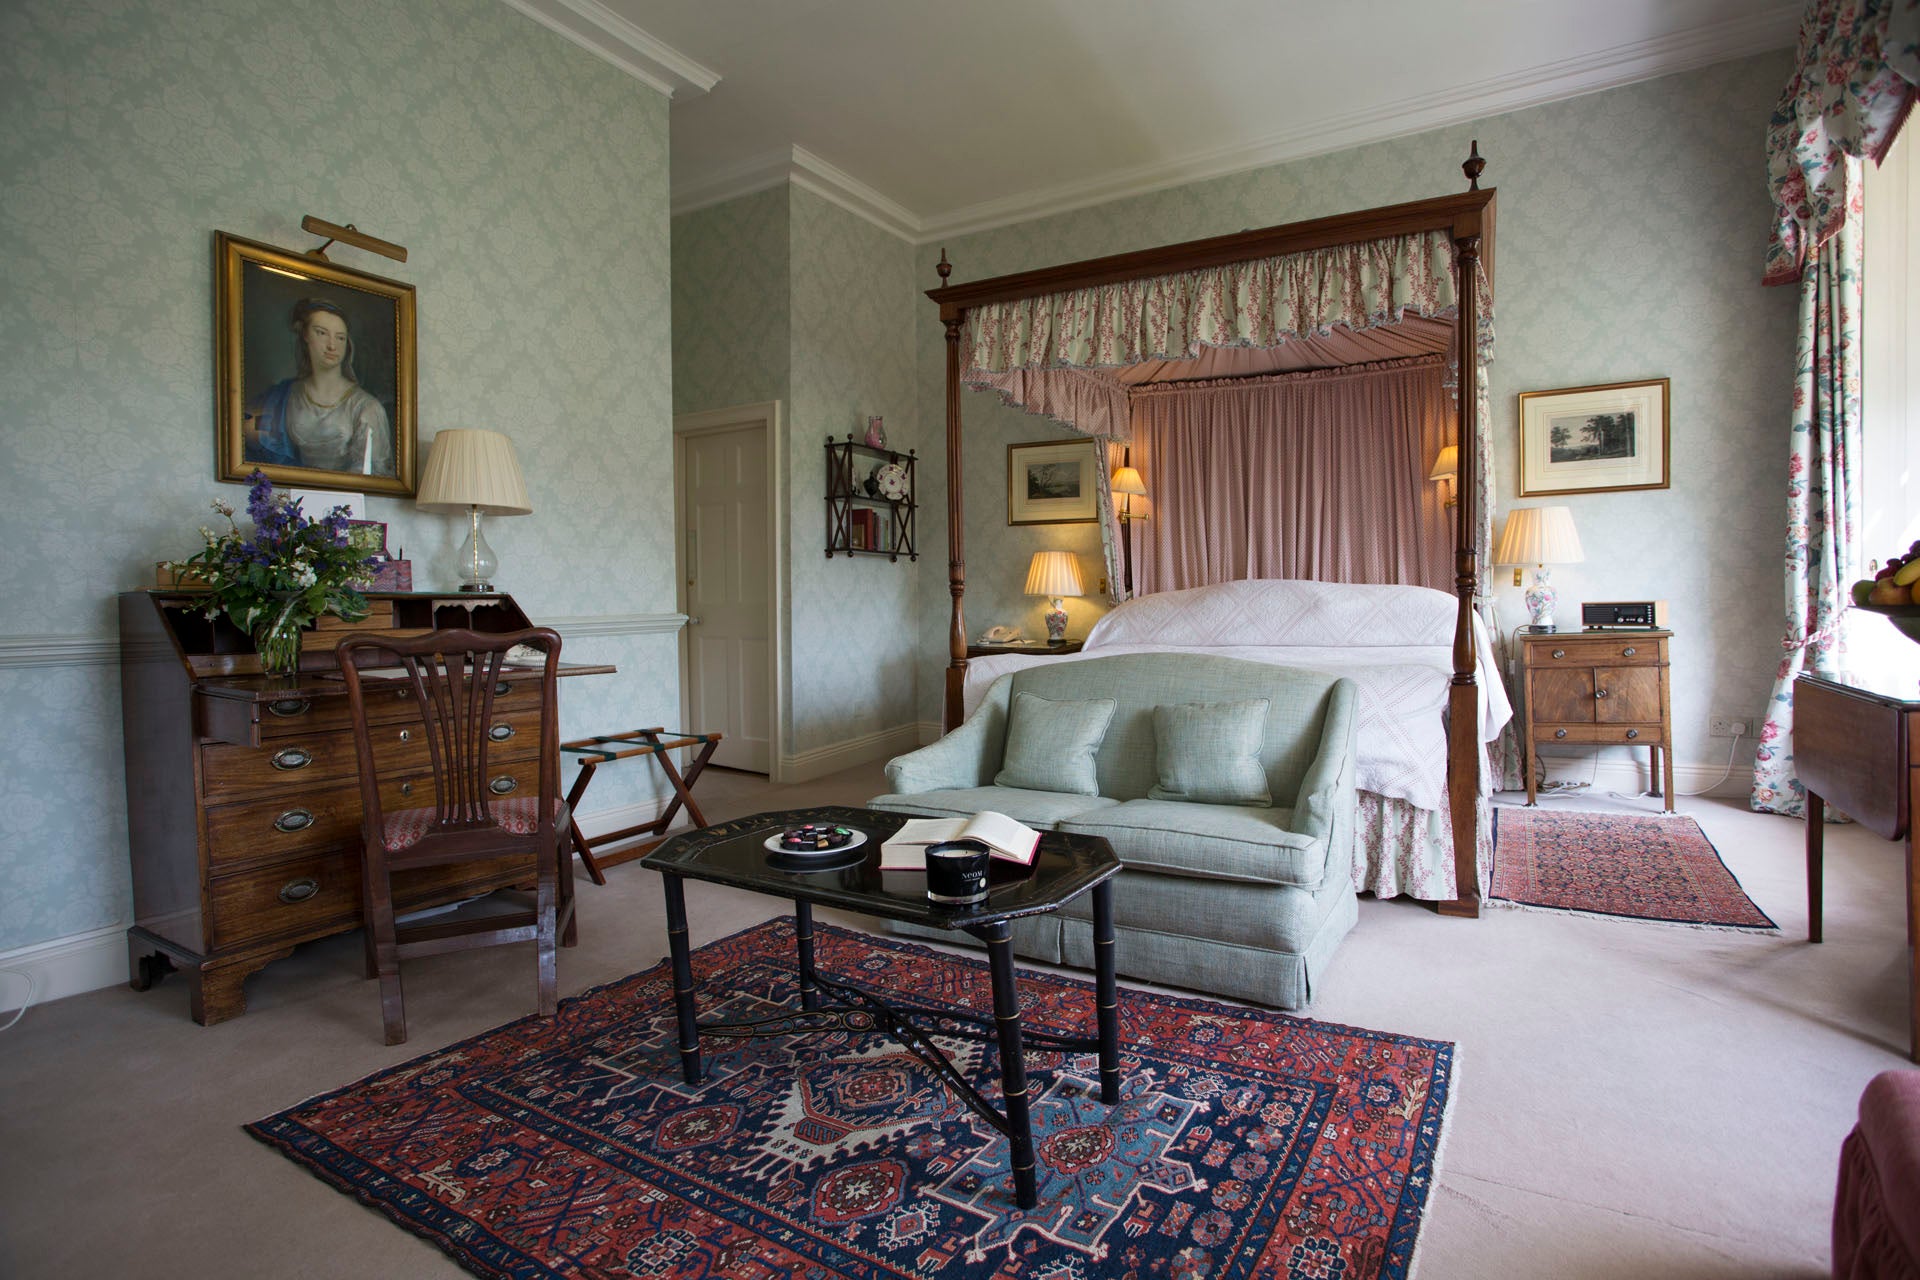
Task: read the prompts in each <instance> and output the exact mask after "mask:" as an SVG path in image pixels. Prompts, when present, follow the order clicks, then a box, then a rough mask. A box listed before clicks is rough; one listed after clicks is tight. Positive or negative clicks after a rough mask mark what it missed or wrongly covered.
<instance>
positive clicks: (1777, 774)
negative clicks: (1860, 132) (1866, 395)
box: [1752, 157, 1863, 816]
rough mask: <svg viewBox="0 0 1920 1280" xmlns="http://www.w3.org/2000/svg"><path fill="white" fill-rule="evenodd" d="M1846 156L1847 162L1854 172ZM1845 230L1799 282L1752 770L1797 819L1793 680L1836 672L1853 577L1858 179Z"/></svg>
mask: <svg viewBox="0 0 1920 1280" xmlns="http://www.w3.org/2000/svg"><path fill="white" fill-rule="evenodd" d="M1860 163H1861V162H1860V161H1858V160H1855V159H1853V158H1851V157H1848V158H1847V159H1846V160H1845V161H1844V162H1843V165H1844V166H1847V167H1854V168H1857V167H1858V166H1859V165H1860ZM1842 189H1843V190H1845V191H1846V192H1847V193H1848V195H1847V200H1846V203H1845V205H1844V206H1843V209H1842V212H1843V217H1842V218H1841V221H1840V226H1839V228H1838V229H1837V231H1836V232H1835V233H1834V234H1833V236H1832V237H1831V238H1830V239H1828V240H1827V241H1826V242H1825V243H1823V244H1822V245H1821V246H1820V248H1819V250H1818V252H1817V254H1816V256H1815V257H1814V259H1813V264H1812V266H1811V267H1810V268H1809V269H1808V270H1807V271H1806V273H1805V274H1804V275H1803V276H1802V278H1801V281H1800V337H1799V341H1798V343H1797V344H1796V350H1795V368H1796V374H1795V382H1794V388H1793V430H1792V453H1791V455H1790V456H1789V457H1788V459H1787V590H1786V605H1787V630H1786V636H1785V638H1784V639H1783V640H1782V641H1781V642H1780V646H1781V648H1782V649H1783V650H1784V653H1783V654H1782V656H1781V659H1780V669H1779V672H1778V673H1777V674H1776V676H1775V678H1774V682H1773V698H1772V701H1771V702H1769V703H1768V705H1767V719H1766V723H1765V724H1763V725H1762V726H1761V728H1760V745H1759V748H1758V750H1757V751H1756V753H1755V758H1754V767H1753V797H1752V804H1753V807H1754V808H1755V809H1758V810H1761V811H1762V812H1766V813H1784V814H1791V815H1795V816H1798V815H1800V814H1802V813H1804V812H1805V810H1806V799H1807V797H1806V788H1805V787H1803V786H1802V785H1801V784H1800V779H1799V778H1798V777H1796V776H1795V775H1794V771H1793V682H1794V679H1795V678H1796V677H1798V676H1799V675H1800V673H1801V672H1802V671H1804V670H1807V669H1808V668H1811V669H1812V670H1814V671H1815V672H1819V673H1822V674H1826V673H1830V672H1833V671H1835V670H1836V669H1837V668H1838V667H1839V664H1840V659H1841V658H1842V656H1843V655H1844V648H1843V639H1842V634H1841V629H1840V619H1841V615H1842V613H1844V612H1845V610H1846V607H1847V605H1848V604H1849V603H1850V601H1849V598H1848V587H1847V584H1848V581H1849V580H1850V579H1851V578H1852V577H1853V576H1854V573H1853V566H1852V564H1851V563H1850V559H1851V548H1852V546H1853V529H1854V523H1855V519H1856V509H1857V496H1856V494H1855V493H1854V467H1855V465H1856V462H1855V460H1856V459H1857V458H1859V457H1860V456H1861V455H1860V357H1861V352H1860V305H1861V292H1860V261H1861V245H1862V239H1863V237H1862V236H1861V234H1860V207H1861V206H1860V194H1861V189H1860V181H1859V175H1858V174H1857V173H1855V174H1853V175H1851V177H1847V178H1843V180H1842Z"/></svg>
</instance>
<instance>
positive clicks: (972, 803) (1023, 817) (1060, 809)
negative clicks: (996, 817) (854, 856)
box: [867, 787, 1119, 831]
mask: <svg viewBox="0 0 1920 1280" xmlns="http://www.w3.org/2000/svg"><path fill="white" fill-rule="evenodd" d="M1118 803H1119V801H1117V800H1109V799H1107V798H1106V797H1105V796H1079V795H1071V794H1068V793H1067V792H1064V791H1022V790H1020V789H1018V788H1016V787H955V788H951V789H949V790H946V791H916V792H914V793H913V794H911V795H884V796H875V797H874V798H873V799H871V800H869V801H867V808H869V809H884V810H886V811H887V812H889V813H909V814H912V815H913V816H915V817H917V818H958V817H962V816H967V817H970V816H972V815H973V814H976V813H979V812H981V811H982V810H985V809H991V810H993V811H994V812H995V813H1004V814H1006V815H1007V816H1008V817H1009V818H1017V819H1019V820H1020V821H1021V822H1024V823H1026V824H1027V825H1028V826H1030V827H1038V828H1040V829H1041V830H1043V831H1051V830H1053V829H1054V828H1055V827H1057V826H1059V825H1060V823H1061V822H1062V821H1063V820H1065V819H1067V818H1071V817H1074V816H1075V815H1077V814H1082V813H1093V812H1095V811H1097V810H1100V809H1106V808H1112V807H1113V806H1114V805H1117V804H1118Z"/></svg>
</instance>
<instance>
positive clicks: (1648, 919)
mask: <svg viewBox="0 0 1920 1280" xmlns="http://www.w3.org/2000/svg"><path fill="white" fill-rule="evenodd" d="M1481 901H1482V902H1484V903H1485V904H1486V905H1487V906H1489V907H1498V908H1500V909H1501V910H1502V911H1544V912H1551V913H1552V914H1553V915H1556V916H1579V917H1581V918H1582V919H1586V920H1633V921H1637V922H1639V923H1641V924H1664V925H1666V926H1668V927H1669V928H1676V929H1702V930H1705V931H1706V932H1708V933H1745V934H1755V933H1779V932H1780V926H1779V925H1777V924H1707V923H1703V922H1701V921H1697V920H1660V919H1656V918H1655V917H1653V916H1628V915H1616V914H1614V913H1613V912H1611V911H1582V910H1580V909H1579V908H1578V907H1549V906H1546V905H1545V904H1543V903H1538V902H1515V901H1514V900H1513V899H1511V898H1495V897H1491V896H1489V897H1485V898H1482V899H1481Z"/></svg>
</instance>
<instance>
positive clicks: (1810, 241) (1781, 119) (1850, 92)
mask: <svg viewBox="0 0 1920 1280" xmlns="http://www.w3.org/2000/svg"><path fill="white" fill-rule="evenodd" d="M1916 85H1920V0H1814V2H1813V4H1812V5H1811V6H1810V7H1809V8H1808V9H1807V15H1806V18H1805V19H1804V20H1803V21H1802V22H1801V24H1800V45H1799V52H1798V56H1797V58H1796V60H1795V66H1794V73H1793V76H1792V78H1791V79H1789V80H1788V81H1787V87H1786V89H1785V91H1784V92H1782V93H1781V95H1780V101H1779V103H1778V104H1777V105H1776V106H1775V107H1774V109H1773V118H1772V120H1771V121H1770V122H1769V124H1768V129H1767V176H1768V182H1769V184H1770V185H1771V186H1772V188H1773V200H1774V206H1775V208H1774V227H1773V235H1772V239H1771V242H1770V243H1769V244H1768V246H1767V264H1766V275H1765V277H1764V283H1766V284H1792V283H1793V282H1795V281H1797V280H1800V279H1801V275H1802V271H1803V268H1805V266H1806V264H1807V263H1808V262H1809V261H1811V260H1812V258H1813V255H1814V254H1815V253H1816V252H1818V250H1819V248H1820V246H1821V245H1822V244H1824V243H1825V242H1826V241H1827V239H1828V238H1829V237H1831V236H1833V235H1834V234H1836V233H1837V232H1838V231H1839V229H1840V226H1841V224H1842V223H1843V222H1844V221H1845V218H1846V212H1847V207H1848V204H1849V202H1850V201H1851V200H1852V198H1853V194H1854V193H1853V192H1852V191H1850V190H1849V181H1850V180H1849V177H1848V173H1849V168H1848V165H1847V164H1846V158H1847V157H1849V156H1856V157H1858V156H1864V157H1868V158H1870V159H1872V160H1873V162H1874V163H1875V164H1878V163H1879V162H1880V161H1881V159H1883V158H1884V157H1885V155H1886V152H1887V148H1888V147H1889V146H1891V145H1893V140H1894V138H1895V136H1896V135H1898V134H1899V132H1900V126H1901V124H1902V123H1903V122H1904V121H1905V120H1906V118H1907V112H1908V111H1909V110H1911V108H1912V106H1913V102H1914V97H1915V86H1916ZM1852 181H1853V182H1854V183H1856V184H1857V181H1858V179H1857V177H1855V178H1854V179H1852Z"/></svg>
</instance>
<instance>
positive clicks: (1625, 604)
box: [1580, 600, 1667, 630]
mask: <svg viewBox="0 0 1920 1280" xmlns="http://www.w3.org/2000/svg"><path fill="white" fill-rule="evenodd" d="M1580 622H1581V625H1583V626H1585V627H1587V628H1588V629H1590V630H1599V629H1601V628H1605V627H1661V628H1664V627H1665V626H1666V625H1667V602H1666V601H1665V600H1602V601H1600V602H1598V603H1595V604H1583V605H1581V606H1580Z"/></svg>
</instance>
